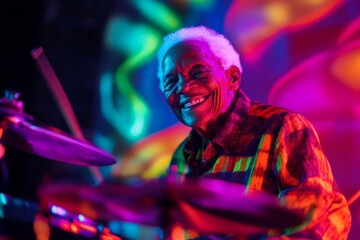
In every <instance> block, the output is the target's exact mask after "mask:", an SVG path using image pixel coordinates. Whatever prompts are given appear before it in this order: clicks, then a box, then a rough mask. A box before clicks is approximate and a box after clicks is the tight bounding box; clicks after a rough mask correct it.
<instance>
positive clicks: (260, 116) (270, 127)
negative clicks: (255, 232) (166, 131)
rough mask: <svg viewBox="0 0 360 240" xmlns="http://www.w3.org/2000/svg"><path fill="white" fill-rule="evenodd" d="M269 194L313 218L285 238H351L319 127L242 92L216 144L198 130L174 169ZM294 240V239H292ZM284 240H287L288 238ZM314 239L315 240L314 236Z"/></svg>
mask: <svg viewBox="0 0 360 240" xmlns="http://www.w3.org/2000/svg"><path fill="white" fill-rule="evenodd" d="M174 165H175V166H176V168H175V169H177V171H178V173H179V174H183V175H186V176H188V177H189V176H193V177H200V178H201V177H206V178H217V179H223V180H226V181H230V182H236V183H240V184H243V185H246V189H247V191H266V192H270V193H272V194H274V195H276V196H278V197H279V198H280V200H281V202H283V203H284V204H285V205H286V206H287V207H289V208H291V209H296V210H297V211H301V212H303V213H304V214H306V216H311V217H308V220H306V221H305V223H304V224H302V225H301V226H298V227H296V228H293V229H284V232H283V234H284V236H286V235H288V236H291V235H293V234H294V233H297V234H300V236H308V235H309V234H311V236H313V235H315V236H316V237H315V238H318V239H332V240H333V239H337V240H340V239H346V238H347V235H348V232H349V230H350V226H351V217H350V212H349V208H348V206H347V203H346V200H345V198H344V196H343V195H342V194H341V193H340V192H339V191H338V189H337V187H336V183H335V180H334V178H333V175H332V172H331V168H330V165H329V162H328V160H327V158H326V157H325V155H324V153H323V151H322V149H321V146H320V143H319V139H318V136H317V133H316V131H315V130H314V128H313V126H312V125H311V124H310V122H309V121H307V120H306V119H305V118H304V117H302V116H301V115H299V114H296V113H292V112H290V111H288V110H286V109H284V108H280V107H275V106H269V105H265V104H261V103H255V102H251V101H250V100H249V98H248V97H247V96H246V95H245V93H244V92H243V91H240V93H239V94H238V98H237V100H236V104H235V107H234V110H233V112H232V113H231V115H230V117H229V119H228V121H227V122H226V123H225V124H224V126H223V127H222V129H221V130H220V131H219V133H218V135H217V136H216V137H215V138H214V139H213V140H212V141H210V142H208V140H205V139H203V138H202V137H201V136H200V135H199V134H197V132H195V131H194V130H192V131H191V132H190V134H189V136H188V137H187V138H186V139H185V141H184V142H183V143H182V144H181V145H180V146H179V148H178V149H177V150H176V152H175V153H174V156H173V159H172V162H171V166H172V167H171V169H174V168H173V167H174ZM289 238H290V237H289ZM284 239H287V238H286V237H284ZM311 239H314V238H313V237H312V238H311Z"/></svg>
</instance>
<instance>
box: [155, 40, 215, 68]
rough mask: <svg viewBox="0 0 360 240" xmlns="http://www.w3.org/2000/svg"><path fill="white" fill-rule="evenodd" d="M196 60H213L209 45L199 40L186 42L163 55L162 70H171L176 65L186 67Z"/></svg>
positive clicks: (180, 43)
mask: <svg viewBox="0 0 360 240" xmlns="http://www.w3.org/2000/svg"><path fill="white" fill-rule="evenodd" d="M198 60H204V61H207V60H215V61H218V58H217V57H216V56H215V55H214V53H213V52H212V50H211V48H210V46H209V44H208V43H207V42H205V41H201V40H186V41H182V42H179V43H177V44H175V45H174V46H172V47H171V48H170V49H169V50H168V51H167V52H166V54H165V55H164V58H163V60H162V68H163V70H165V69H164V68H171V67H174V66H175V65H177V64H181V65H186V64H190V63H192V62H194V61H198Z"/></svg>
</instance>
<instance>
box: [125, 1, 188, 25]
mask: <svg viewBox="0 0 360 240" xmlns="http://www.w3.org/2000/svg"><path fill="white" fill-rule="evenodd" d="M131 3H133V4H134V6H135V7H136V8H137V9H138V10H139V11H140V12H141V13H142V14H143V15H144V16H145V17H147V18H148V19H149V20H151V21H153V22H154V23H156V24H157V25H159V26H161V27H162V28H164V29H165V30H167V31H173V30H176V29H178V28H180V27H181V20H180V18H179V17H177V16H176V14H175V13H174V12H173V11H171V9H170V8H168V7H167V6H166V5H164V4H162V3H160V2H158V1H154V0H147V1H143V0H132V1H131ZM154 13H156V14H154Z"/></svg>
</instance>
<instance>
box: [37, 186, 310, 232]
mask: <svg viewBox="0 0 360 240" xmlns="http://www.w3.org/2000/svg"><path fill="white" fill-rule="evenodd" d="M39 197H40V199H41V203H42V206H45V207H46V206H47V205H48V204H54V205H58V206H60V207H63V208H65V209H67V210H69V211H71V212H75V213H78V214H83V215H84V216H87V217H89V218H91V219H94V220H97V221H128V222H133V223H137V224H143V225H149V226H157V227H162V228H168V227H169V225H173V224H176V223H179V224H181V225H182V226H184V227H185V228H188V229H192V230H195V231H198V232H200V233H207V234H241V235H250V234H260V233H265V232H267V231H268V230H279V229H282V228H288V227H293V226H297V225H299V224H301V223H302V222H303V221H304V217H303V216H302V215H300V214H299V213H297V212H294V211H293V210H290V209H287V208H285V207H284V206H281V205H280V204H279V201H278V199H276V198H275V197H272V196H269V195H267V194H262V193H257V194H245V188H244V187H243V186H242V185H239V184H234V183H227V182H224V181H220V180H209V179H207V180H201V181H195V180H186V181H182V182H174V181H169V180H147V181H135V182H130V183H129V182H127V183H110V184H104V185H100V186H96V187H94V186H89V185H73V184H72V185H67V184H51V185H48V186H43V187H41V188H40V191H39Z"/></svg>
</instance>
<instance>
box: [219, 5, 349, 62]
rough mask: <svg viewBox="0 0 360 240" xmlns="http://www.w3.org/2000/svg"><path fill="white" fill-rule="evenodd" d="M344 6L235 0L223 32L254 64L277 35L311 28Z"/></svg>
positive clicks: (227, 15) (228, 13)
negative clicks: (311, 25) (310, 26)
mask: <svg viewBox="0 0 360 240" xmlns="http://www.w3.org/2000/svg"><path fill="white" fill-rule="evenodd" d="M343 2H344V0H328V1H325V0H306V1H286V0H274V1H261V0H254V1H242V0H236V1H233V3H232V4H231V6H230V8H229V10H228V12H227V13H226V17H225V21H224V25H225V31H226V32H227V35H228V36H229V38H230V39H231V40H232V41H233V42H235V47H236V48H238V49H240V51H241V53H242V55H243V57H245V58H247V59H248V60H256V59H257V58H258V57H259V56H260V55H261V54H262V52H263V51H264V50H266V49H267V47H268V46H269V44H270V43H271V42H272V41H273V40H274V39H275V38H276V37H277V36H278V35H279V34H281V33H282V32H288V31H292V30H297V29H299V28H303V27H305V26H308V25H310V24H313V23H315V22H317V21H319V20H320V19H323V18H325V17H326V16H327V15H329V14H330V13H331V12H332V11H334V10H335V9H336V8H337V7H339V6H340V5H341V4H342V3H343Z"/></svg>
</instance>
